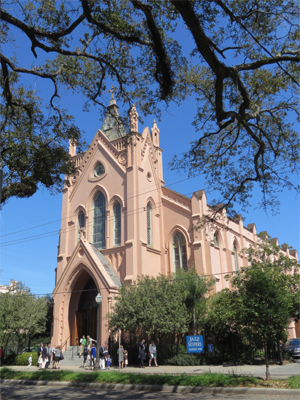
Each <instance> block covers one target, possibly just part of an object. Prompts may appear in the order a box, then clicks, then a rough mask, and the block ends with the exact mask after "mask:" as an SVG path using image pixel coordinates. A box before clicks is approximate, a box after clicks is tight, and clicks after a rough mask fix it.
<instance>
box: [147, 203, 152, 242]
mask: <svg viewBox="0 0 300 400" xmlns="http://www.w3.org/2000/svg"><path fill="white" fill-rule="evenodd" d="M147 245H148V246H152V206H151V203H150V201H149V203H148V204H147Z"/></svg>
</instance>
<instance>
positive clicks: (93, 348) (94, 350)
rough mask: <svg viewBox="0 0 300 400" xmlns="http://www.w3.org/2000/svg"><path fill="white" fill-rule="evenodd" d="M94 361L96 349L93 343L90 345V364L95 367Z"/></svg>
mask: <svg viewBox="0 0 300 400" xmlns="http://www.w3.org/2000/svg"><path fill="white" fill-rule="evenodd" d="M95 359H96V347H95V345H94V343H92V344H91V364H92V366H93V367H95Z"/></svg>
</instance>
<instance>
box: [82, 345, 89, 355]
mask: <svg viewBox="0 0 300 400" xmlns="http://www.w3.org/2000/svg"><path fill="white" fill-rule="evenodd" d="M87 354H88V348H87V347H86V346H85V347H84V349H83V355H84V356H87Z"/></svg>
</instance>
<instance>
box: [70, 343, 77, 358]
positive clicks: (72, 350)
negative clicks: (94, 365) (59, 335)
mask: <svg viewBox="0 0 300 400" xmlns="http://www.w3.org/2000/svg"><path fill="white" fill-rule="evenodd" d="M75 347H76V352H77V353H78V345H77V344H75V346H73V347H72V349H71V352H72V355H71V360H73V352H74V349H75Z"/></svg>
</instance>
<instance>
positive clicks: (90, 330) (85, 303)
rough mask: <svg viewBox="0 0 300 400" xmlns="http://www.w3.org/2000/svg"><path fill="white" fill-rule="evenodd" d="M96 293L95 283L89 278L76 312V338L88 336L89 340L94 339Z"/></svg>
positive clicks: (95, 328)
mask: <svg viewBox="0 0 300 400" xmlns="http://www.w3.org/2000/svg"><path fill="white" fill-rule="evenodd" d="M97 293H98V290H97V287H96V285H95V282H94V280H93V278H90V279H89V280H88V281H87V283H86V284H85V286H84V288H83V290H82V292H81V295H80V298H79V303H78V310H77V312H76V321H77V335H78V336H77V337H78V338H81V337H82V335H85V337H86V336H87V335H89V336H90V337H91V338H93V339H96V335H97V303H96V301H95V297H96V296H97Z"/></svg>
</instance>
